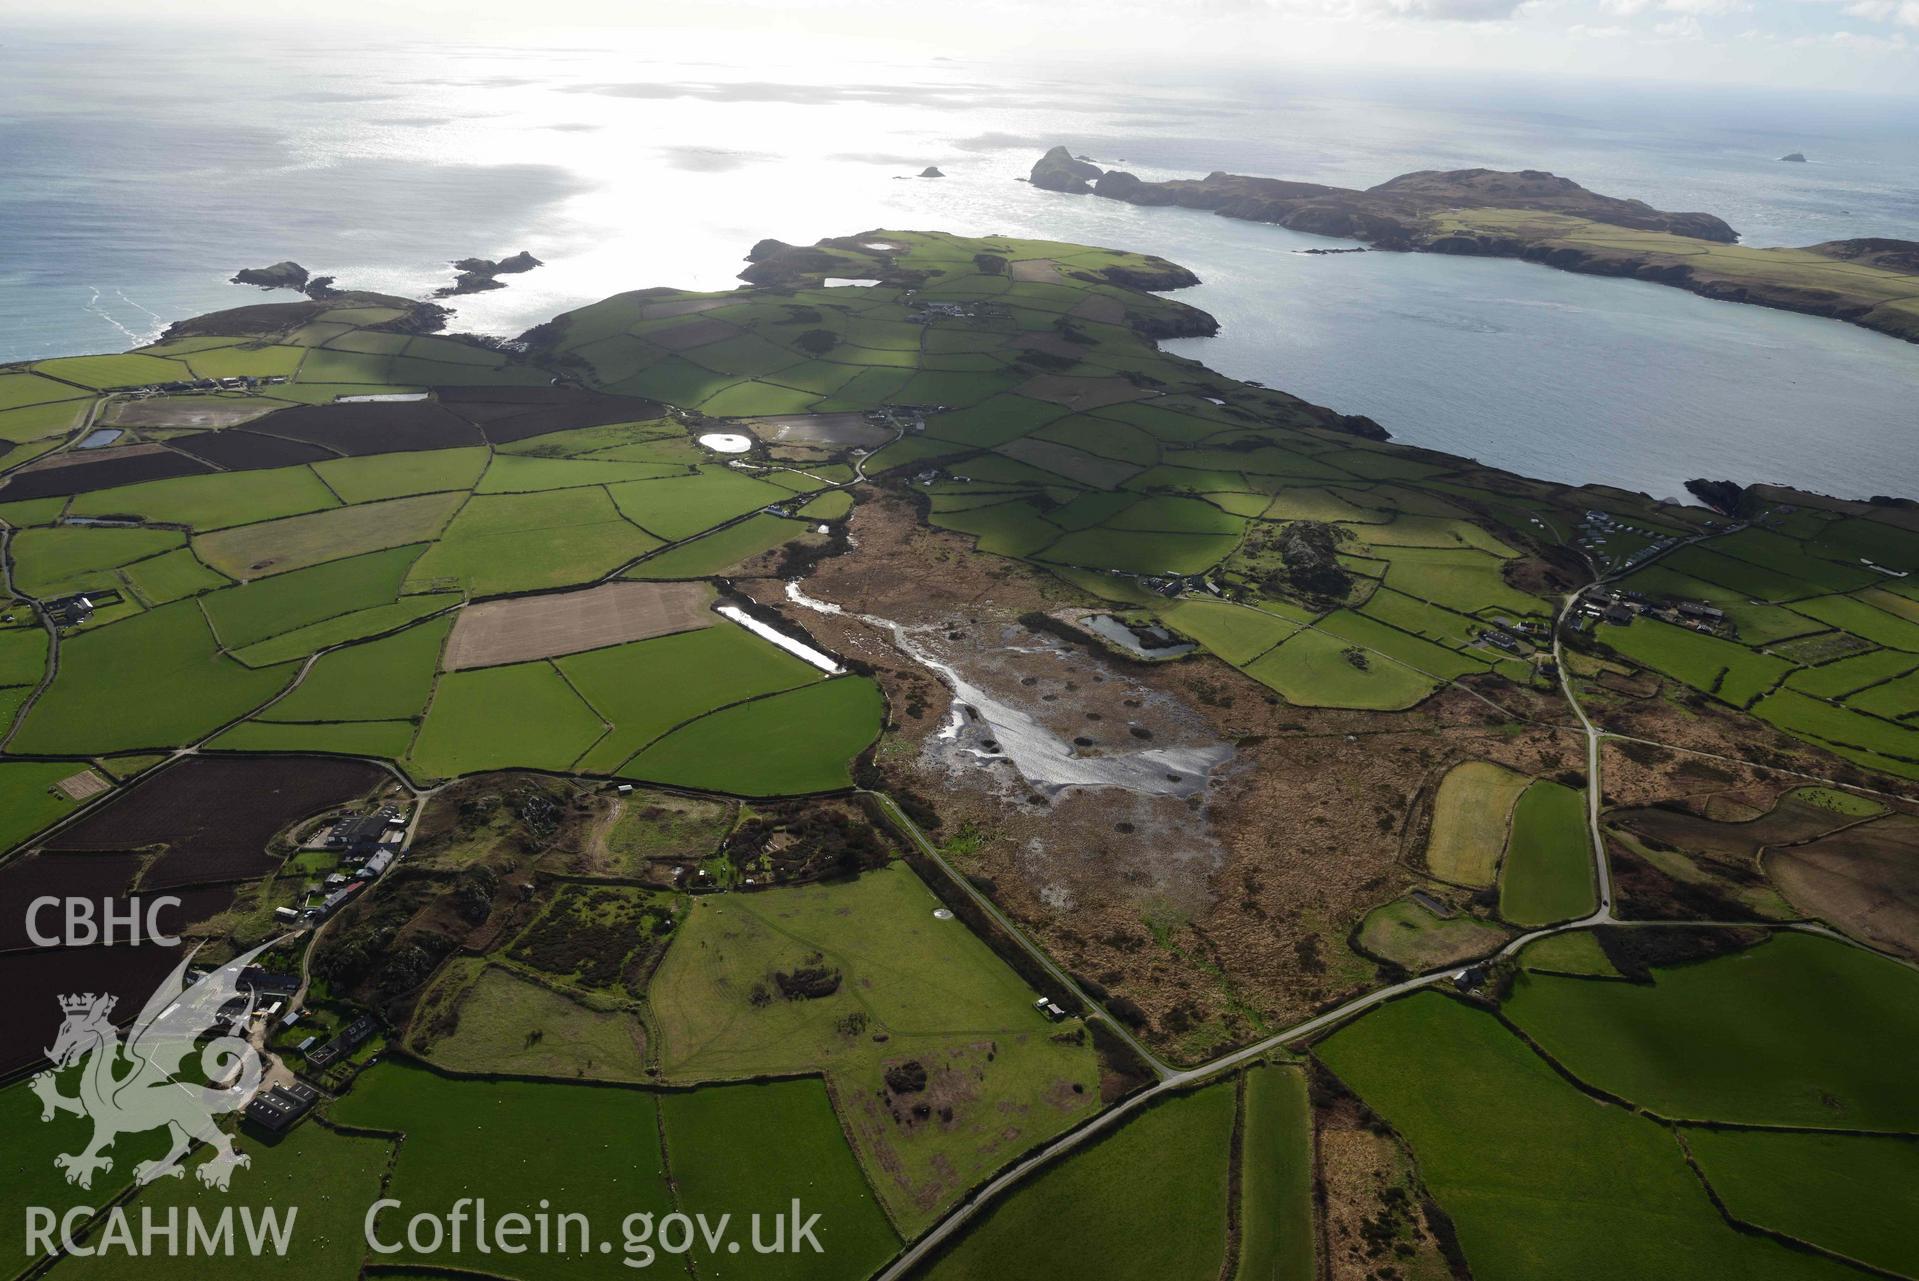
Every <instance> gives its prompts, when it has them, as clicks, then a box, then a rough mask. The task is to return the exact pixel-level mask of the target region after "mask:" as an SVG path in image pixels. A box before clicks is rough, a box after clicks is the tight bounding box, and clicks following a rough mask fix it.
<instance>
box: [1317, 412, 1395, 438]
mask: <svg viewBox="0 0 1919 1281" xmlns="http://www.w3.org/2000/svg"><path fill="white" fill-rule="evenodd" d="M1331 426H1332V427H1333V429H1334V430H1335V431H1343V432H1345V433H1347V434H1348V435H1351V436H1358V437H1360V438H1361V439H1363V440H1391V439H1392V438H1393V434H1392V433H1391V432H1389V431H1387V430H1386V429H1385V428H1384V427H1381V426H1380V425H1379V423H1378V422H1377V421H1375V420H1374V419H1371V418H1368V417H1367V416H1366V415H1364V414H1337V415H1335V416H1334V419H1333V422H1332V423H1331Z"/></svg>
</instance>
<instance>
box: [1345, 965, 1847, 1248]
mask: <svg viewBox="0 0 1919 1281" xmlns="http://www.w3.org/2000/svg"><path fill="white" fill-rule="evenodd" d="M1522 981H1523V982H1525V981H1537V980H1534V979H1528V980H1522ZM1561 982H1564V983H1579V985H1580V986H1582V987H1592V988H1606V989H1611V988H1614V987H1625V986H1627V985H1626V984H1614V983H1593V982H1590V981H1584V982H1582V981H1579V980H1572V979H1567V980H1561ZM1315 1053H1316V1054H1317V1055H1318V1057H1319V1058H1320V1060H1321V1061H1322V1062H1323V1063H1325V1064H1326V1066H1327V1067H1328V1068H1330V1069H1331V1070H1332V1071H1333V1072H1334V1073H1336V1074H1337V1075H1338V1076H1339V1078H1340V1079H1341V1080H1342V1081H1343V1082H1345V1084H1346V1085H1347V1086H1348V1087H1350V1088H1351V1089H1352V1090H1354V1091H1355V1092H1357V1093H1358V1095H1359V1096H1360V1098H1362V1099H1363V1100H1365V1101H1366V1103H1367V1104H1368V1105H1369V1106H1370V1107H1372V1109H1373V1110H1374V1111H1375V1112H1377V1113H1379V1114H1380V1116H1382V1117H1383V1118H1384V1119H1385V1120H1386V1121H1387V1122H1388V1123H1389V1124H1391V1125H1392V1126H1393V1127H1394V1129H1396V1130H1397V1131H1398V1132H1399V1133H1400V1135H1401V1136H1403V1137H1404V1138H1405V1139H1406V1140H1407V1142H1409V1143H1410V1144H1411V1145H1412V1148H1413V1151H1414V1152H1415V1153H1416V1154H1417V1156H1418V1159H1419V1168H1420V1173H1421V1174H1422V1176H1424V1178H1425V1181H1426V1184H1427V1186H1428V1187H1429V1188H1430V1189H1431V1190H1432V1192H1433V1195H1434V1196H1435V1197H1436V1198H1437V1199H1438V1201H1439V1205H1440V1208H1442V1209H1443V1210H1445V1211H1446V1213H1447V1214H1448V1215H1450V1216H1451V1218H1452V1221H1453V1226H1454V1228H1455V1229H1456V1230H1457V1232H1458V1235H1459V1244H1460V1247H1461V1248H1462V1249H1463V1250H1464V1252H1465V1255H1466V1261H1467V1263H1468V1264H1470V1265H1471V1267H1472V1270H1473V1275H1474V1277H1476V1278H1479V1281H1536V1279H1537V1278H1539V1277H1554V1278H1560V1279H1561V1281H1580V1279H1582V1278H1592V1279H1593V1281H1615V1279H1616V1278H1620V1277H1726V1278H1733V1277H1738V1278H1742V1279H1750V1281H1757V1279H1759V1278H1775V1277H1782V1278H1783V1277H1813V1278H1827V1277H1830V1278H1837V1277H1840V1276H1849V1275H1852V1273H1850V1272H1849V1271H1847V1270H1845V1269H1842V1268H1840V1267H1838V1266H1837V1265H1834V1264H1829V1263H1826V1262H1824V1261H1822V1260H1818V1259H1814V1258H1809V1257H1807V1256H1805V1255H1801V1254H1795V1253H1793V1252H1791V1251H1789V1250H1787V1249H1785V1248H1784V1247H1782V1246H1779V1245H1776V1244H1774V1243H1772V1242H1770V1241H1765V1240H1759V1239H1755V1238H1752V1237H1745V1236H1741V1235H1739V1234H1738V1233H1736V1232H1734V1231H1733V1230H1732V1229H1731V1228H1729V1227H1727V1226H1726V1224H1725V1222H1724V1221H1723V1220H1722V1219H1720V1217H1719V1214H1718V1212H1717V1211H1716V1210H1714V1209H1713V1207H1712V1203H1711V1202H1710V1201H1708V1200H1707V1198H1706V1192H1705V1189H1704V1188H1703V1187H1701V1186H1700V1184H1699V1181H1698V1180H1697V1179H1696V1178H1694V1177H1693V1175H1692V1172H1691V1171H1690V1170H1688V1169H1687V1168H1686V1164H1685V1161H1684V1160H1683V1158H1682V1157H1681V1155H1680V1152H1679V1148H1678V1145H1677V1144H1676V1143H1675V1142H1674V1141H1673V1138H1672V1136H1671V1135H1670V1134H1668V1133H1667V1132H1666V1130H1665V1128H1664V1127H1663V1126H1660V1125H1658V1124H1657V1123H1655V1122H1653V1121H1649V1120H1647V1119H1645V1118H1643V1117H1640V1116H1635V1115H1634V1114H1632V1113H1630V1112H1627V1111H1624V1110H1622V1109H1620V1108H1616V1107H1611V1106H1608V1105H1607V1104H1604V1103H1599V1102H1596V1101H1594V1100H1593V1099H1590V1098H1588V1097H1587V1096H1586V1095H1584V1094H1581V1093H1580V1092H1579V1091H1578V1090H1576V1089H1574V1088H1573V1087H1572V1086H1571V1085H1569V1084H1567V1083H1566V1081H1565V1080H1563V1079H1562V1078H1561V1077H1560V1076H1558V1075H1557V1074H1556V1073H1555V1072H1554V1071H1553V1070H1552V1068H1551V1067H1549V1066H1548V1065H1547V1064H1546V1063H1545V1062H1544V1061H1543V1060H1541V1059H1540V1058H1539V1057H1538V1056H1537V1055H1535V1054H1534V1053H1533V1052H1532V1051H1531V1050H1529V1049H1528V1048H1527V1047H1526V1045H1525V1043H1524V1042H1522V1041H1521V1040H1519V1038H1517V1037H1515V1036H1513V1035H1512V1034H1511V1033H1509V1032H1507V1031H1506V1030H1505V1029H1504V1028H1503V1027H1501V1026H1500V1025H1499V1023H1498V1021H1497V1020H1495V1019H1494V1018H1493V1017H1492V1016H1491V1015H1489V1014H1486V1013H1484V1012H1482V1011H1478V1010H1474V1009H1470V1008H1468V1007H1467V1006H1465V1005H1463V1004H1461V1003H1460V1002H1458V1001H1454V1000H1450V999H1448V998H1446V997H1444V996H1440V995H1437V994H1435V993H1429V992H1427V993H1419V994H1416V995H1414V996H1410V997H1407V998H1405V999H1403V1000H1398V1001H1394V1002H1392V1003H1390V1004H1388V1005H1385V1006H1382V1007H1380V1008H1379V1009H1377V1010H1374V1011H1373V1012H1371V1013H1369V1014H1367V1015H1365V1016H1364V1017H1362V1018H1361V1019H1360V1020H1359V1021H1358V1022H1356V1023H1354V1024H1351V1025H1350V1026H1348V1027H1346V1028H1344V1029H1342V1030H1341V1031H1339V1032H1336V1033H1334V1034H1333V1036H1332V1037H1330V1038H1329V1039H1327V1040H1325V1041H1323V1042H1321V1043H1320V1044H1319V1045H1318V1046H1317V1047H1316V1049H1315Z"/></svg>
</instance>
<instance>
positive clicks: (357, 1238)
mask: <svg viewBox="0 0 1919 1281" xmlns="http://www.w3.org/2000/svg"><path fill="white" fill-rule="evenodd" d="M239 1148H240V1150H241V1151H242V1152H244V1153H246V1154H247V1156H248V1158H249V1159H250V1160H251V1162H252V1164H251V1165H249V1166H247V1167H246V1168H245V1169H242V1170H238V1171H235V1172H234V1175H233V1183H232V1188H231V1190H230V1192H229V1193H226V1194H222V1193H220V1192H217V1191H214V1190H211V1189H208V1188H206V1187H204V1186H202V1185H201V1183H200V1182H199V1180H198V1179H196V1178H195V1177H194V1176H193V1169H194V1167H197V1166H198V1165H199V1164H201V1162H202V1160H204V1159H205V1156H206V1155H207V1153H206V1151H205V1150H204V1149H203V1150H202V1152H201V1153H200V1155H199V1156H197V1157H194V1158H189V1160H188V1161H187V1162H186V1166H187V1174H186V1176H185V1177H184V1178H180V1179H160V1180H158V1181H156V1182H155V1183H153V1184H152V1185H151V1186H149V1187H148V1188H147V1189H145V1190H144V1191H141V1192H139V1193H138V1194H136V1195H135V1196H134V1198H133V1199H132V1200H131V1201H129V1202H128V1203H127V1212H128V1214H129V1216H130V1217H131V1219H132V1221H133V1224H134V1231H135V1233H136V1239H137V1233H138V1231H139V1223H140V1216H141V1215H142V1214H145V1213H147V1212H148V1211H149V1210H151V1212H152V1213H153V1214H154V1215H155V1221H156V1222H158V1223H161V1224H164V1223H165V1222H166V1215H167V1213H168V1211H169V1210H171V1209H172V1208H174V1207H180V1208H181V1210H182V1211H183V1212H184V1210H185V1208H186V1207H189V1206H191V1207H194V1208H196V1209H197V1210H198V1211H199V1212H200V1213H201V1214H202V1215H205V1216H209V1217H212V1216H217V1215H218V1214H219V1213H220V1212H221V1211H222V1210H223V1209H225V1208H227V1207H228V1206H229V1205H233V1206H235V1207H247V1208H249V1209H252V1210H253V1211H254V1213H256V1214H258V1213H260V1212H261V1211H263V1210H269V1209H272V1210H278V1211H279V1212H280V1214H281V1215H282V1216H283V1221H284V1219H285V1218H286V1217H291V1218H292V1220H293V1223H292V1231H291V1232H290V1233H289V1236H288V1239H289V1241H290V1243H291V1244H290V1247H289V1249H288V1250H287V1253H286V1256H285V1257H284V1258H280V1257H278V1256H272V1255H269V1258H271V1260H272V1261H271V1262H270V1263H267V1262H265V1261H263V1260H256V1259H253V1258H251V1257H249V1256H246V1255H244V1254H241V1255H237V1256H235V1257H224V1258H213V1259H207V1258H203V1257H195V1256H193V1255H190V1254H189V1253H188V1252H187V1250H186V1248H185V1245H186V1237H185V1233H186V1227H185V1223H184V1222H183V1223H182V1225H181V1239H180V1240H181V1245H180V1249H179V1250H178V1251H177V1252H173V1253H169V1252H168V1251H167V1250H166V1249H165V1248H164V1245H162V1246H161V1248H159V1249H157V1250H154V1251H152V1252H150V1253H139V1254H129V1253H127V1252H123V1251H117V1250H116V1251H113V1252H109V1253H102V1254H96V1255H93V1256H91V1257H79V1258H71V1259H67V1260H65V1261H63V1262H62V1263H60V1265H59V1266H58V1268H57V1271H58V1273H59V1274H60V1276H61V1277H62V1278H68V1277H78V1278H83V1279H84V1278H88V1277H93V1278H100V1279H101V1281H115V1279H117V1278H120V1277H124V1276H126V1275H127V1272H128V1271H129V1269H130V1268H131V1269H134V1270H137V1271H138V1272H139V1273H140V1274H141V1275H142V1276H147V1277H155V1278H159V1279H160V1281H173V1279H174V1278H179V1279H180V1281H200V1279H201V1278H208V1277H213V1278H222V1279H226V1278H231V1279H232V1281H243V1279H244V1278H249V1277H257V1276H259V1275H260V1272H261V1270H262V1269H263V1267H267V1268H276V1269H287V1270H288V1271H289V1272H292V1273H297V1275H298V1276H300V1277H302V1278H309V1277H311V1278H315V1281H355V1278H357V1277H359V1276H360V1259H361V1256H362V1255H363V1254H364V1253H365V1247H364V1245H363V1244H362V1238H361V1235H360V1221H361V1219H362V1218H364V1217H365V1215H366V1207H367V1206H369V1205H371V1204H373V1202H374V1201H376V1200H378V1199H379V1197H380V1188H381V1178H382V1176H383V1175H384V1174H385V1173H386V1168H387V1161H388V1159H389V1157H390V1155H391V1152H392V1145H391V1144H390V1143H389V1142H388V1141H387V1140H384V1139H379V1138H358V1137H349V1136H347V1135H343V1134H336V1133H334V1132H333V1131H331V1130H327V1129H323V1128H322V1127H320V1126H318V1125H315V1124H313V1123H311V1122H309V1123H307V1124H305V1125H302V1126H300V1127H298V1128H297V1129H295V1130H293V1131H292V1132H291V1133H289V1134H287V1135H285V1136H284V1137H282V1138H279V1139H278V1140H276V1141H274V1142H270V1143H269V1142H267V1141H265V1140H262V1139H259V1138H256V1137H254V1136H253V1135H251V1134H244V1135H243V1136H242V1137H241V1139H240V1141H239ZM115 1157H116V1158H119V1153H118V1148H117V1145H116V1150H115ZM116 1163H117V1162H116ZM94 1200H95V1201H96V1203H97V1202H100V1201H103V1200H104V1198H99V1197H97V1196H96V1197H95V1198H94ZM296 1207H297V1212H296ZM237 1218H238V1216H237V1215H236V1219H237ZM242 1222H243V1221H238V1222H236V1223H235V1227H234V1231H235V1235H236V1237H242V1238H243V1237H244V1232H243V1229H242V1226H241V1223H242ZM134 1259H137V1260H138V1262H137V1263H133V1262H131V1261H132V1260H134Z"/></svg>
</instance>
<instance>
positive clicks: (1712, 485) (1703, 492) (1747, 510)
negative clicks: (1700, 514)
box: [1686, 480, 1754, 520]
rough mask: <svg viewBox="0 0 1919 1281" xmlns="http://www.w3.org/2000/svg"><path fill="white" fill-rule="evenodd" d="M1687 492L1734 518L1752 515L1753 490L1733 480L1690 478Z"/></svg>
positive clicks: (1687, 483) (1717, 510) (1715, 509)
mask: <svg viewBox="0 0 1919 1281" xmlns="http://www.w3.org/2000/svg"><path fill="white" fill-rule="evenodd" d="M1686 492H1688V493H1690V494H1691V495H1692V496H1693V497H1694V498H1697V499H1698V500H1699V501H1700V502H1702V503H1704V504H1706V506H1708V507H1710V508H1712V509H1713V510H1714V511H1716V512H1720V513H1723V514H1724V515H1727V516H1731V517H1732V518H1733V519H1734V520H1739V519H1743V518H1744V517H1747V516H1750V515H1752V512H1753V506H1754V503H1753V496H1752V491H1751V490H1749V489H1747V488H1746V487H1745V486H1744V485H1741V484H1740V483H1739V482H1737V481H1732V480H1689V481H1687V482H1686Z"/></svg>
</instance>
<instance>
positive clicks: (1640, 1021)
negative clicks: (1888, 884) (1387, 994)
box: [1505, 933, 1919, 1131]
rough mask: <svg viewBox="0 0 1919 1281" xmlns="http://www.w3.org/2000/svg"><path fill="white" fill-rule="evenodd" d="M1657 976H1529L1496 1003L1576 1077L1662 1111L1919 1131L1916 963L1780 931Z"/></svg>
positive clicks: (1755, 1121)
mask: <svg viewBox="0 0 1919 1281" xmlns="http://www.w3.org/2000/svg"><path fill="white" fill-rule="evenodd" d="M1655 977H1656V981H1655V982H1654V983H1653V984H1651V985H1642V984H1636V983H1592V982H1586V981H1582V980H1579V979H1562V978H1555V977H1553V976H1550V975H1540V974H1531V975H1525V976H1522V977H1521V979H1520V980H1519V982H1518V984H1517V986H1516V987H1515V989H1514V991H1513V995H1512V997H1511V998H1510V999H1509V1000H1508V1001H1507V1002H1506V1005H1505V1009H1506V1012H1507V1014H1508V1015H1509V1016H1510V1017H1511V1018H1512V1019H1513V1021H1514V1022H1516V1023H1517V1024H1519V1026H1520V1027H1522V1028H1524V1029H1525V1030H1526V1032H1527V1034H1528V1035H1530V1036H1532V1037H1533V1038H1534V1039H1536V1040H1537V1041H1538V1042H1539V1043H1540V1044H1541V1045H1542V1046H1544V1047H1545V1049H1546V1051H1547V1052H1548V1053H1550V1054H1551V1055H1553V1057H1555V1058H1556V1059H1558V1060H1559V1061H1560V1062H1562V1063H1564V1064H1565V1065H1566V1067H1567V1068H1568V1069H1569V1070H1571V1071H1572V1072H1573V1073H1574V1074H1576V1075H1577V1076H1578V1077H1579V1078H1580V1079H1582V1080H1584V1081H1587V1082H1590V1083H1591V1084H1593V1085H1595V1086H1598V1087H1599V1088H1600V1089H1604V1090H1609V1091H1611V1092H1613V1093H1615V1094H1618V1095H1620V1096H1622V1097H1625V1098H1629V1099H1631V1100H1632V1101H1633V1102H1635V1103H1637V1104H1639V1105H1641V1106H1642V1107H1646V1108H1649V1109H1651V1110H1653V1111H1654V1112H1657V1113H1659V1114H1660V1115H1662V1116H1668V1117H1674V1118H1685V1119H1694V1120H1718V1121H1739V1122H1745V1123H1748V1124H1758V1125H1808V1126H1825V1127H1833V1128H1845V1129H1859V1130H1904V1131H1912V1130H1915V1129H1919V1096H1915V1094H1914V1093H1913V1091H1912V1090H1911V1089H1910V1088H1909V1086H1910V1078H1909V1073H1908V1071H1907V1066H1906V1065H1907V1064H1908V1063H1909V1062H1910V1061H1911V1056H1912V1055H1913V1053H1914V1052H1915V1050H1919V974H1915V973H1914V972H1913V971H1911V970H1909V969H1907V968H1906V967H1904V966H1902V965H1899V964H1897V963H1896V962H1893V961H1888V960H1885V959H1884V958H1882V957H1878V956H1875V955H1873V954H1872V953H1870V952H1866V951H1864V950H1862V949H1860V948H1857V947H1853V946H1850V945H1848V944H1845V943H1838V942H1834V941H1833V940H1831V939H1826V938H1820V937H1817V936H1815V935H1809V934H1799V933H1784V934H1780V935H1778V936H1777V937H1775V938H1773V939H1772V940H1771V941H1770V942H1767V943H1764V944H1762V945H1760V946H1758V947H1755V948H1751V949H1749V950H1747V951H1744V952H1739V953H1735V954H1734V955H1731V956H1726V957H1721V958H1719V959H1717V960H1713V961H1708V962H1704V963H1700V964H1694V965H1688V966H1681V967H1678V968H1675V969H1664V970H1657V971H1655Z"/></svg>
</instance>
